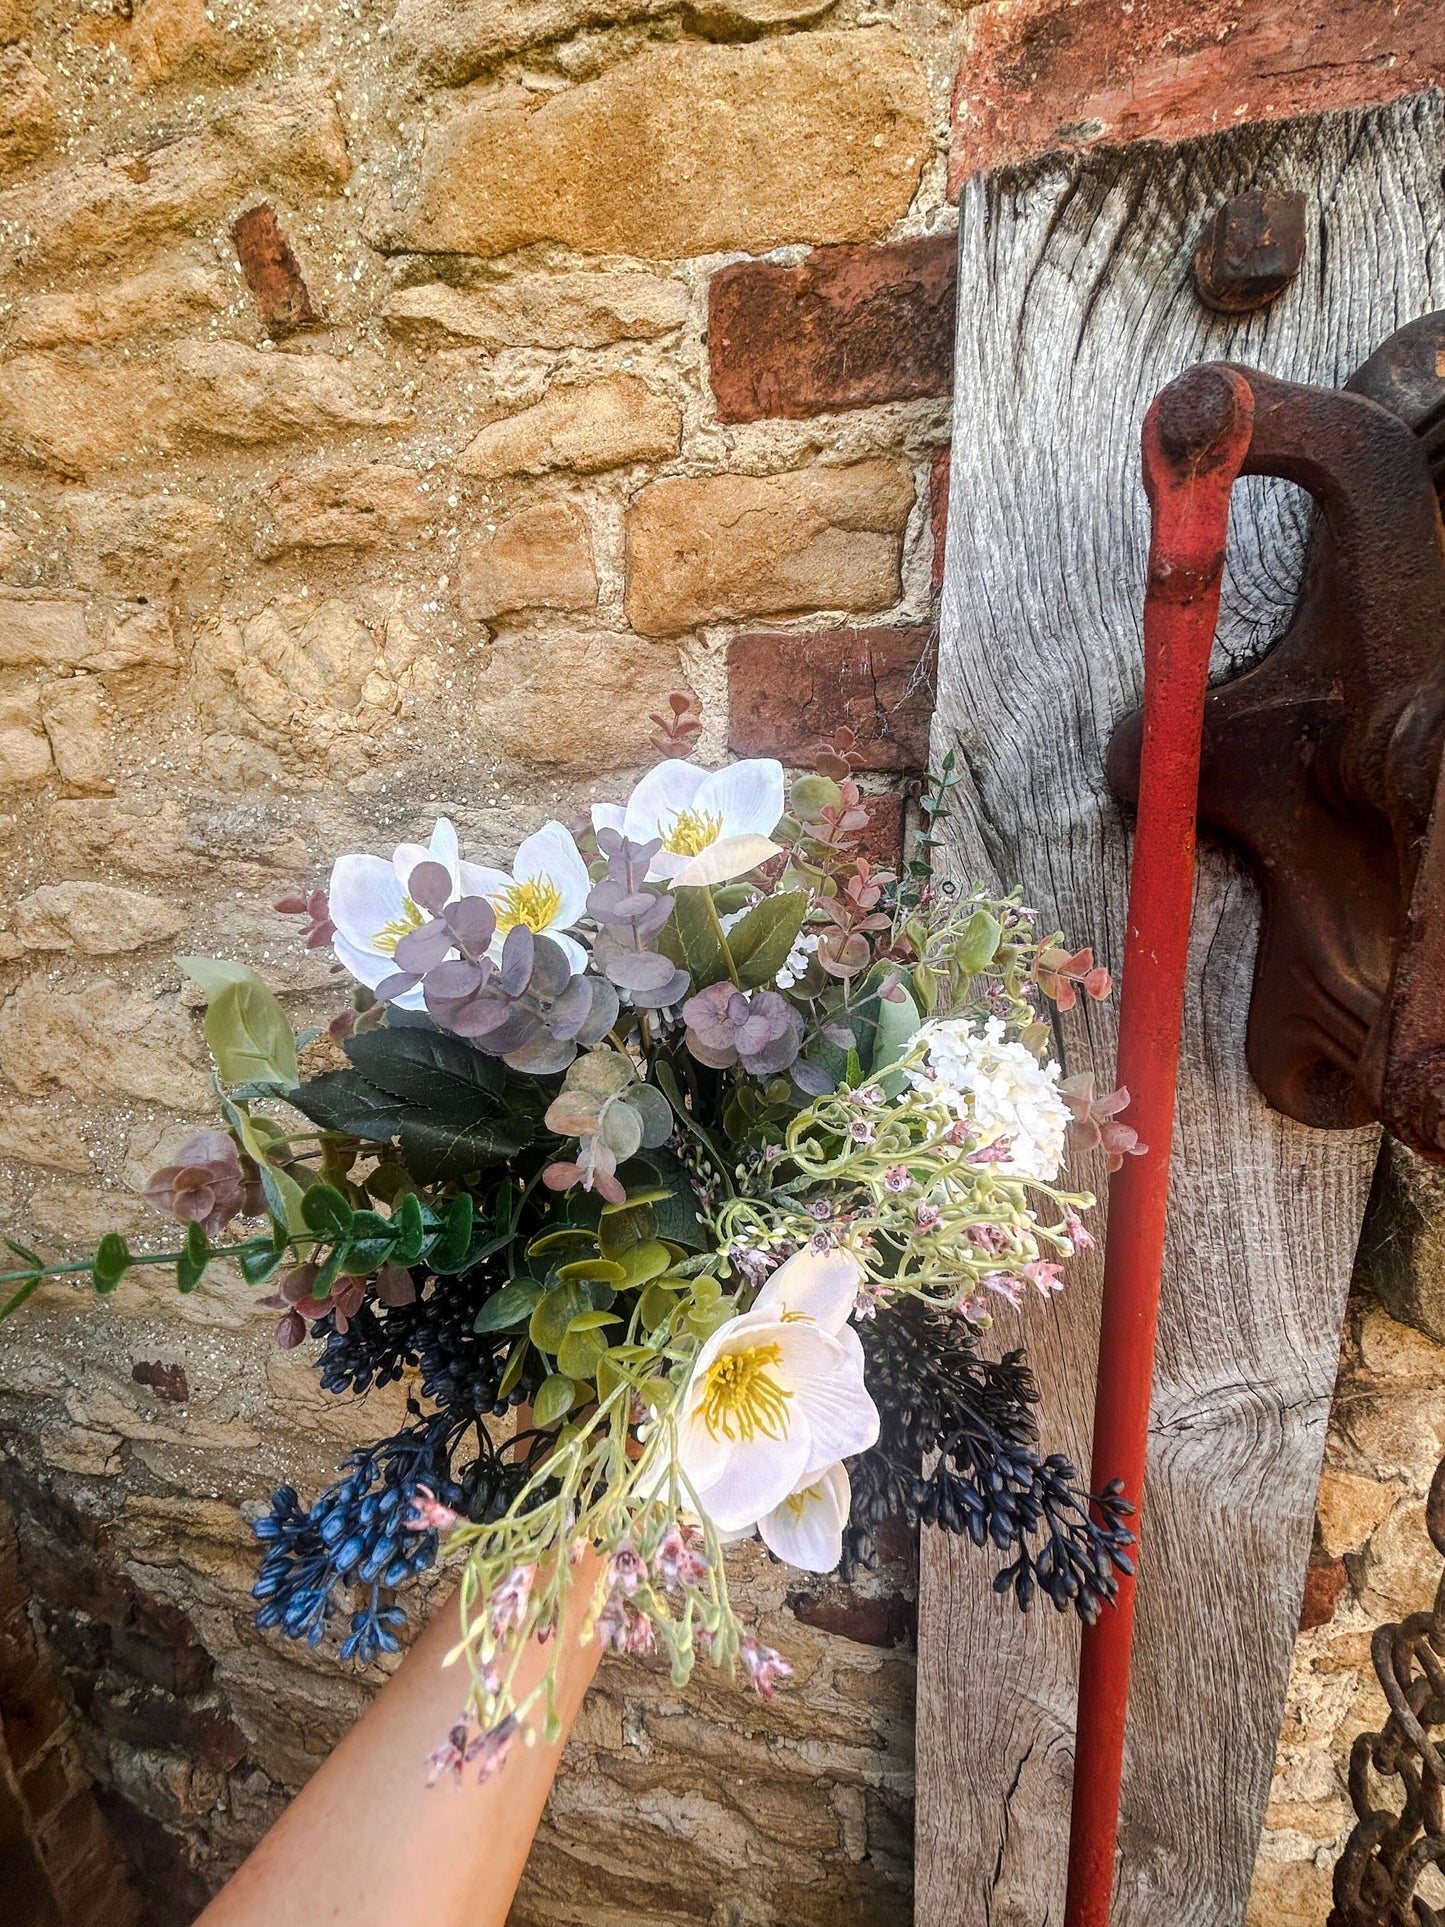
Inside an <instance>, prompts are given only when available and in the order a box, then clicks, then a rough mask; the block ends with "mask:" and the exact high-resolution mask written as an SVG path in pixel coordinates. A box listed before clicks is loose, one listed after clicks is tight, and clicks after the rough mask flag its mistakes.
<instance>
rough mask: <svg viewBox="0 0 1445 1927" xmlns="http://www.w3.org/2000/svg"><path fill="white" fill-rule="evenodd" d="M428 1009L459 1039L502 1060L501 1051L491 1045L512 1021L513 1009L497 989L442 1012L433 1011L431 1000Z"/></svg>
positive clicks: (489, 988) (482, 993) (478, 994)
mask: <svg viewBox="0 0 1445 1927" xmlns="http://www.w3.org/2000/svg"><path fill="white" fill-rule="evenodd" d="M427 1009H428V1010H429V1011H431V1014H432V1016H433V1017H435V1018H436V1020H437V1022H438V1023H439V1024H441V1025H442V1026H443V1027H444V1028H445V1029H447V1030H450V1031H455V1033H456V1035H457V1036H458V1037H466V1038H470V1040H471V1041H472V1043H474V1044H477V1045H480V1046H481V1048H483V1049H485V1050H487V1051H490V1052H491V1053H492V1055H493V1056H500V1054H501V1053H500V1051H499V1050H498V1049H497V1047H496V1046H495V1045H494V1044H493V1043H492V1042H491V1041H490V1040H491V1038H492V1037H493V1036H494V1035H495V1034H496V1032H498V1031H499V1030H501V1029H502V1028H503V1027H504V1026H505V1025H506V1024H507V1023H508V1022H509V1020H510V1018H511V1015H512V1007H511V1005H510V1004H509V1003H508V1002H507V1000H506V998H505V997H504V996H503V995H502V994H501V992H500V991H499V990H497V989H496V988H495V987H494V986H492V985H489V986H488V987H487V988H486V989H485V990H479V991H478V992H477V994H476V996H475V997H468V998H467V999H466V1000H465V1001H464V1002H462V1003H460V1004H450V1005H446V1006H444V1007H443V1008H442V1009H433V1008H432V1000H431V998H430V997H428V998H427Z"/></svg>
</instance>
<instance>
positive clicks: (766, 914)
mask: <svg viewBox="0 0 1445 1927" xmlns="http://www.w3.org/2000/svg"><path fill="white" fill-rule="evenodd" d="M807 912H808V893H807V891H806V890H782V891H780V892H779V893H778V894H777V895H776V896H771V897H764V898H763V900H762V902H761V903H755V904H754V905H753V907H752V909H751V910H749V911H748V913H747V915H746V916H745V917H744V918H743V919H742V921H741V922H740V923H735V924H734V925H733V927H732V929H731V930H730V931H729V932H728V948H729V950H731V951H732V953H733V962H734V964H735V965H736V966H737V973H738V982H739V983H740V984H741V985H742V986H743V988H744V989H745V990H752V989H756V988H757V986H758V985H760V984H770V983H771V982H772V981H773V979H774V977H776V976H777V974H778V972H779V971H780V970H781V969H782V967H783V965H784V964H785V963H786V962H787V961H788V953H789V952H790V951H791V949H792V948H793V945H794V944H795V943H796V942H797V940H798V932H799V931H800V930H801V929H802V927H803V918H804V917H805V916H806V915H807Z"/></svg>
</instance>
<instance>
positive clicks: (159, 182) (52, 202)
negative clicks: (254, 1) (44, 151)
mask: <svg viewBox="0 0 1445 1927" xmlns="http://www.w3.org/2000/svg"><path fill="white" fill-rule="evenodd" d="M350 172H351V164H350V162H349V161H348V159H347V155H346V139H345V135H344V133H343V130H342V125H341V115H340V113H339V112H338V110H337V106H336V102H335V100H334V98H333V97H332V90H331V87H330V85H329V83H328V82H327V81H326V80H324V79H323V78H322V77H320V76H310V75H309V76H307V77H305V78H304V79H300V80H296V81H292V82H290V83H288V84H287V85H286V86H283V87H277V88H272V89H268V90H266V91H263V92H259V93H254V94H249V95H247V96H245V97H244V98H243V99H242V100H240V101H239V102H237V104H236V105H235V106H233V107H229V108H227V109H226V110H225V111H224V112H223V113H220V114H218V115H217V116H216V117H215V119H214V120H212V121H211V122H210V124H209V125H208V126H206V127H204V128H202V129H201V130H200V131H199V132H197V133H193V134H182V135H180V136H178V137H177V138H176V139H175V140H173V141H170V142H169V143H168V144H166V145H164V146H161V147H156V148H153V149H152V150H151V151H150V152H148V153H145V154H135V155H129V156H126V155H118V156H116V157H115V158H114V159H111V160H103V161H82V162H80V163H78V164H77V165H76V166H75V167H73V168H70V169H69V170H67V171H65V172H62V173H59V174H50V175H48V176H45V177H42V178H40V179H37V180H33V181H31V180H25V181H20V182H17V183H16V185H15V186H14V187H11V188H7V189H6V190H5V192H4V193H0V243H3V245H4V249H5V252H6V253H7V254H8V255H9V256H10V266H11V268H12V270H13V269H15V268H18V267H24V266H41V265H44V266H51V265H55V266H61V267H64V268H67V269H69V268H75V267H77V266H80V265H82V264H84V263H89V262H96V261H114V260H118V259H120V258H121V257H123V256H124V255H125V254H127V253H129V252H130V251H131V250H132V249H133V248H136V247H139V246H142V245H144V244H145V243H148V242H156V241H159V240H161V239H163V238H165V237H167V236H171V235H174V233H175V232H176V231H177V230H186V229H191V230H196V231H204V230H205V228H206V227H207V226H208V224H210V223H211V222H213V221H214V220H215V219H216V218H217V217H218V216H219V215H221V214H222V213H224V212H225V210H226V208H227V206H228V205H229V204H230V203H232V202H234V201H235V200H236V199H237V198H238V197H239V196H240V195H241V194H243V193H245V192H247V191H248V190H251V189H254V188H255V187H256V186H257V185H258V184H260V183H269V184H271V185H274V186H276V187H278V188H279V187H285V186H291V187H292V188H294V189H295V190H297V191H299V192H301V193H306V192H311V193H316V192H318V191H320V192H323V193H327V192H330V193H335V192H336V191H337V190H338V189H339V188H340V187H341V186H342V185H343V183H344V182H345V181H346V179H347V177H348V175H349V174H350Z"/></svg>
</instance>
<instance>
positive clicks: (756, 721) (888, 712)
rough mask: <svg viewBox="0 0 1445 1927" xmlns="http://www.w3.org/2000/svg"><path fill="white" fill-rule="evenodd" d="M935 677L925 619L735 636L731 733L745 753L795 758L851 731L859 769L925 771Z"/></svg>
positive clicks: (787, 759) (806, 758) (740, 752)
mask: <svg viewBox="0 0 1445 1927" xmlns="http://www.w3.org/2000/svg"><path fill="white" fill-rule="evenodd" d="M933 677H934V631H933V629H932V627H931V626H930V625H928V624H926V623H919V624H916V625H915V626H913V627H911V628H907V629H822V630H818V631H816V632H814V633H812V634H807V635H779V634H773V633H766V632H765V633H761V634H754V635H745V636H738V637H737V638H736V640H735V641H734V642H733V645H732V648H731V650H730V651H729V655H728V685H729V729H728V736H729V741H730V742H731V744H732V747H733V749H734V750H735V751H736V752H737V753H738V755H740V756H776V757H777V758H778V759H779V760H780V761H781V762H784V763H791V764H794V765H798V764H804V763H807V762H810V761H811V759H812V752H813V750H814V748H815V746H816V745H817V744H818V743H819V742H820V741H822V740H823V739H824V738H825V737H832V736H833V735H834V734H835V733H836V732H837V731H838V730H840V729H851V730H852V731H853V733H854V736H855V738H856V746H855V749H854V756H855V758H856V761H857V766H858V767H859V768H860V769H865V770H921V769H926V768H927V766H928V726H929V723H930V721H931V719H932V716H933Z"/></svg>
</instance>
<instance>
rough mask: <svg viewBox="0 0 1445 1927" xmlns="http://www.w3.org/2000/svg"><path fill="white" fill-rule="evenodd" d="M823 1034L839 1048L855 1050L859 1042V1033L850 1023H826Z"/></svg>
mask: <svg viewBox="0 0 1445 1927" xmlns="http://www.w3.org/2000/svg"><path fill="white" fill-rule="evenodd" d="M822 1035H823V1036H824V1037H826V1038H827V1040H828V1042H829V1043H830V1044H836V1045H837V1047H838V1049H839V1050H853V1049H855V1048H856V1046H857V1043H858V1034H857V1032H856V1031H855V1030H853V1029H852V1028H851V1027H850V1026H849V1025H848V1024H824V1026H823V1029H822Z"/></svg>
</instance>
